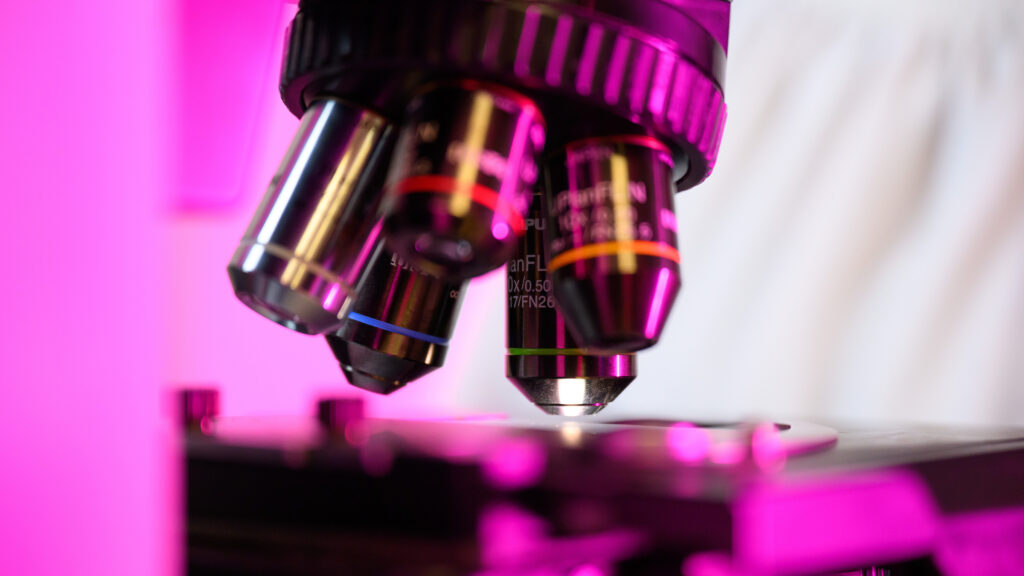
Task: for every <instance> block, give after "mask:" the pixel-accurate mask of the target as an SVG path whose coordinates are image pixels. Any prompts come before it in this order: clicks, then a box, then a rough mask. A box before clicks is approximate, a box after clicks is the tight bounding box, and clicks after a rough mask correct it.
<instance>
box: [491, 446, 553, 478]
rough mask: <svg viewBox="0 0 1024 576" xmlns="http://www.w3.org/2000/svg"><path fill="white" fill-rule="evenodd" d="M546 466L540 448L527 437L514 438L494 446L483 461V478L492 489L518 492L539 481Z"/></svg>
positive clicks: (542, 448)
mask: <svg viewBox="0 0 1024 576" xmlns="http://www.w3.org/2000/svg"><path fill="white" fill-rule="evenodd" d="M546 465H547V454H546V453H545V451H544V446H543V445H541V444H540V443H539V442H537V441H535V440H531V439H529V438H516V439H512V440H509V441H507V442H503V443H502V444H500V445H498V446H497V447H495V448H494V449H493V450H492V451H491V452H490V454H488V455H487V456H486V457H485V458H484V463H483V474H484V478H486V479H487V481H488V482H489V483H490V484H491V485H492V486H494V487H496V488H500V489H503V490H519V489H522V488H527V487H529V486H532V485H534V484H536V483H537V482H538V481H540V479H541V477H542V476H543V475H544V469H545V467H546Z"/></svg>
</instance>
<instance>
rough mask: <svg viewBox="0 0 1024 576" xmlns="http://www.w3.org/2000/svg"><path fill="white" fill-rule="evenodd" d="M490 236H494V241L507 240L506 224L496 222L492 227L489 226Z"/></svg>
mask: <svg viewBox="0 0 1024 576" xmlns="http://www.w3.org/2000/svg"><path fill="white" fill-rule="evenodd" d="M491 235H492V236H494V238H495V239H496V240H504V239H505V238H508V224H505V223H504V222H498V223H497V224H495V225H494V226H491Z"/></svg>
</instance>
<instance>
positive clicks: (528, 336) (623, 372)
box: [505, 194, 636, 416]
mask: <svg viewBox="0 0 1024 576" xmlns="http://www.w3.org/2000/svg"><path fill="white" fill-rule="evenodd" d="M544 204H545V198H544V195H543V194H535V195H534V196H533V202H532V203H531V204H530V213H529V216H528V217H527V219H526V233H525V234H524V235H523V237H522V238H521V239H520V240H519V247H518V250H517V251H516V253H515V254H514V255H513V257H512V259H511V260H509V262H508V266H507V267H506V270H507V277H506V280H505V283H506V288H505V292H506V294H505V296H506V300H507V302H506V323H507V334H506V345H507V348H508V351H507V352H508V353H507V355H506V357H505V358H506V364H505V375H506V376H507V377H508V379H509V380H511V381H512V383H513V384H515V386H516V388H518V389H519V391H520V392H522V393H523V394H524V395H525V396H526V397H527V398H529V399H530V401H531V402H533V403H534V404H535V405H536V406H537V407H538V408H540V409H541V410H542V411H544V412H546V413H548V414H556V415H562V416H585V415H590V414H596V413H597V412H599V411H601V410H602V409H603V408H604V407H605V406H607V405H608V403H609V402H611V401H612V400H614V399H615V398H616V397H617V396H618V395H619V393H620V392H622V390H624V389H625V388H626V386H628V385H629V383H630V382H632V381H633V379H634V378H635V377H636V356H635V355H634V354H628V353H624V354H615V353H609V352H601V353H598V352H594V351H589V350H586V349H584V348H581V347H580V346H579V344H577V341H576V339H575V338H573V336H572V334H571V333H570V332H569V329H568V326H567V325H566V323H565V319H564V317H563V316H562V314H561V313H559V311H558V308H557V306H556V302H555V297H554V294H553V292H552V289H551V278H550V275H549V273H548V272H549V270H550V263H549V262H548V259H547V258H546V257H545V244H546V235H547V231H548V230H549V228H548V223H547V221H546V218H545V217H544V214H545V213H546V210H545V209H544Z"/></svg>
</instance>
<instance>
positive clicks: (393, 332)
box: [327, 243, 463, 394]
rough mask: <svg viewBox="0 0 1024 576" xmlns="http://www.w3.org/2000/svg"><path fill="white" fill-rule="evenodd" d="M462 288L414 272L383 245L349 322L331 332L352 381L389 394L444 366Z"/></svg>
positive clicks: (363, 281)
mask: <svg viewBox="0 0 1024 576" xmlns="http://www.w3.org/2000/svg"><path fill="white" fill-rule="evenodd" d="M462 291H463V287H462V285H461V283H459V282H450V281H445V280H441V279H438V278H435V277H433V276H430V275H427V274H424V273H423V272H420V271H418V270H415V269H414V268H412V267H411V266H409V265H408V264H406V263H405V262H404V261H402V259H401V258H399V257H398V256H397V255H395V254H394V253H393V252H391V251H390V250H387V249H385V248H384V247H383V243H379V245H378V247H377V251H376V253H375V254H374V256H373V259H372V261H371V262H370V264H369V267H368V268H367V271H366V273H365V275H364V276H363V278H362V279H361V280H360V283H359V289H358V291H357V296H356V297H355V299H354V301H353V302H352V305H351V308H350V310H349V313H348V316H346V318H345V322H344V324H343V325H342V326H341V328H340V329H339V330H338V331H337V332H335V333H333V334H330V335H328V336H327V343H328V345H330V347H331V350H332V351H333V352H334V356H335V357H336V358H337V359H338V362H339V363H340V365H341V369H342V371H343V372H344V374H345V377H346V378H347V379H348V381H349V383H351V384H352V385H354V386H357V387H359V388H363V389H364V390H369V391H371V392H376V393H378V394H390V393H392V392H394V391H395V390H398V389H399V388H401V387H403V386H405V385H406V384H407V383H409V382H412V381H413V380H416V379H417V378H420V377H422V376H424V375H425V374H427V373H428V372H431V371H433V370H436V369H437V368H440V367H441V366H442V365H443V364H444V358H445V355H446V354H447V352H448V341H449V339H450V338H451V335H452V331H453V330H454V328H455V320H456V318H457V317H458V314H459V307H460V306H461V304H462Z"/></svg>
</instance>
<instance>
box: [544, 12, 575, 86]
mask: <svg viewBox="0 0 1024 576" xmlns="http://www.w3.org/2000/svg"><path fill="white" fill-rule="evenodd" d="M572 23H573V18H572V16H569V15H568V14H562V15H561V16H559V17H558V24H557V25H556V26H555V39H554V40H553V41H552V42H551V56H550V58H549V59H548V69H547V70H545V71H544V79H545V80H547V82H548V84H551V85H552V86H558V85H559V84H561V83H562V67H563V65H564V64H565V53H566V51H567V50H568V49H569V38H570V36H572Z"/></svg>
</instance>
